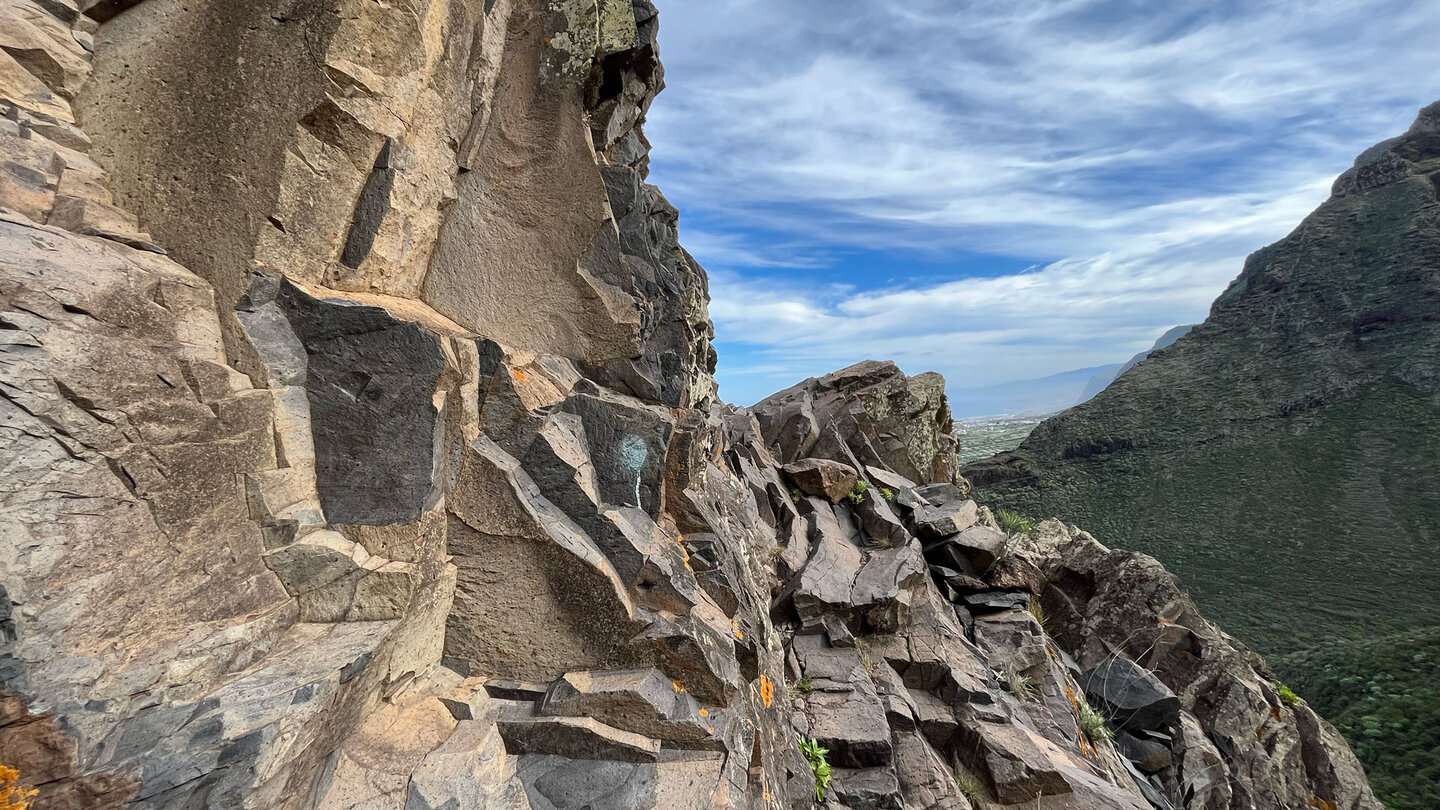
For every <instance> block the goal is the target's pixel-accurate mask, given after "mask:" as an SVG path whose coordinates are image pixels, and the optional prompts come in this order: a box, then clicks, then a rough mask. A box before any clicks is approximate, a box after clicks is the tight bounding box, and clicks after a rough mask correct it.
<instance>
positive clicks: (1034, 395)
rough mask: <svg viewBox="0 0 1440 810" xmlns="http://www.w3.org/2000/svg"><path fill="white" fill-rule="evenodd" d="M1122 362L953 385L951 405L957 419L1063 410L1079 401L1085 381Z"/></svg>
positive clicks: (1110, 370)
mask: <svg viewBox="0 0 1440 810" xmlns="http://www.w3.org/2000/svg"><path fill="white" fill-rule="evenodd" d="M1119 368H1120V364H1119V363H1112V364H1111V365H1108V366H1094V367H1091V368H1080V369H1076V370H1074V371H1064V372H1061V373H1059V374H1052V375H1050V376H1049V377H1041V378H1040V379H1036V380H1017V381H1015V382H1008V383H1001V384H999V385H991V386H987V387H985V388H972V389H969V390H966V389H964V388H960V387H959V386H951V388H950V390H949V392H948V394H949V396H950V408H951V410H952V411H954V413H955V416H956V417H957V418H964V417H975V416H1004V415H1018V414H1022V413H1027V412H1028V413H1032V414H1034V415H1036V416H1044V415H1046V414H1051V413H1055V412H1056V411H1061V410H1064V409H1066V408H1068V407H1070V406H1071V405H1074V404H1075V403H1076V402H1078V401H1080V394H1081V393H1082V392H1084V390H1085V386H1086V384H1088V383H1089V382H1090V380H1091V379H1092V378H1093V377H1095V375H1097V374H1104V373H1106V372H1107V371H1108V372H1115V371H1117V370H1119Z"/></svg>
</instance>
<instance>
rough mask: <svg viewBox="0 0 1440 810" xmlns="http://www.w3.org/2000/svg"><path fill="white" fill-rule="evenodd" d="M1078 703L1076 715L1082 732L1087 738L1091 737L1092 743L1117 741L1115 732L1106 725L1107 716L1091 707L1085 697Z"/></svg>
mask: <svg viewBox="0 0 1440 810" xmlns="http://www.w3.org/2000/svg"><path fill="white" fill-rule="evenodd" d="M1078 703H1079V706H1078V711H1077V712H1076V714H1077V715H1078V718H1077V719H1078V720H1079V725H1080V730H1081V731H1083V732H1085V736H1086V737H1089V738H1090V741H1091V742H1097V743H1098V742H1104V741H1106V740H1113V739H1115V732H1114V731H1112V730H1111V729H1110V726H1108V725H1106V724H1105V715H1103V714H1101V713H1100V712H1098V711H1096V710H1095V707H1094V706H1091V705H1090V701H1088V700H1086V699H1085V698H1083V697H1082V698H1080V699H1079V701H1078Z"/></svg>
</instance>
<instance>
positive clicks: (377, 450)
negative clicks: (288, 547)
mask: <svg viewBox="0 0 1440 810" xmlns="http://www.w3.org/2000/svg"><path fill="white" fill-rule="evenodd" d="M275 301H276V303H278V304H279V306H280V309H281V310H282V311H283V312H284V313H285V317H286V318H287V319H288V320H289V322H290V326H291V328H292V329H293V330H294V333H295V336H296V337H297V338H298V339H299V340H300V342H301V344H303V345H304V347H305V353H306V357H307V361H308V363H307V365H308V370H307V374H306V392H307V394H308V395H309V398H310V421H311V425H312V430H313V433H314V438H315V484H316V488H317V489H318V490H319V493H320V503H321V505H322V506H323V507H324V509H325V515H326V517H327V518H329V519H330V521H331V522H332V523H338V524H362V525H387V524H395V523H411V522H414V521H416V520H418V519H419V518H420V514H421V513H422V512H423V511H425V509H427V508H428V507H430V506H431V505H433V504H434V502H435V501H436V500H437V499H438V497H439V489H438V484H439V482H438V481H437V480H436V477H437V470H436V465H437V459H438V458H439V456H438V454H437V453H436V449H437V446H438V445H439V444H440V442H441V441H442V439H443V427H442V425H441V424H440V423H439V412H438V411H437V410H436V408H435V404H434V397H435V391H436V388H437V386H438V384H439V381H440V375H441V374H442V373H444V371H445V369H446V360H445V354H444V351H443V350H442V349H441V347H440V340H439V338H438V337H436V335H435V334H434V333H433V332H430V331H427V330H425V329H423V328H421V327H420V326H419V325H417V324H414V323H408V322H405V321H398V320H396V319H395V318H393V317H392V316H391V315H390V314H389V313H388V312H386V311H385V310H383V309H381V308H379V307H372V306H365V305H361V304H356V303H354V302H352V301H346V300H341V299H323V300H322V299H316V298H312V297H311V296H309V295H308V294H306V293H305V292H304V291H302V290H301V289H300V288H298V287H296V286H295V285H293V284H291V283H289V282H288V281H287V282H282V283H281V285H280V287H279V290H278V292H277V294H276V297H275Z"/></svg>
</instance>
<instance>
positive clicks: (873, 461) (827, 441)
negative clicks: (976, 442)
mask: <svg viewBox="0 0 1440 810" xmlns="http://www.w3.org/2000/svg"><path fill="white" fill-rule="evenodd" d="M852 409H853V410H852ZM753 410H754V412H755V415H756V417H757V418H758V419H759V420H760V428H761V430H762V431H764V434H765V441H766V442H767V443H768V444H770V445H771V446H772V447H775V448H778V453H777V457H779V458H780V460H781V461H784V462H786V463H788V462H791V461H795V460H797V459H800V458H805V457H819V458H828V459H831V460H833V461H839V462H842V463H853V460H854V459H858V460H859V461H860V462H861V463H863V464H866V465H875V466H879V467H884V468H888V469H890V470H893V471H894V472H896V473H899V474H900V475H902V476H904V477H906V478H908V479H910V480H913V481H920V482H923V483H931V482H945V481H951V480H952V479H953V478H954V476H955V474H956V464H955V447H956V442H955V437H954V436H953V435H951V424H950V407H949V405H948V404H947V403H946V401H945V393H944V380H942V379H941V378H940V376H939V375H935V374H931V375H924V374H922V375H920V376H918V377H914V378H911V377H906V376H905V375H904V374H902V373H901V372H900V370H899V369H898V368H896V367H895V365H894V364H893V363H877V362H873V361H866V362H864V363H858V364H856V365H854V366H851V367H849V368H847V369H843V370H841V371H837V372H834V373H832V374H828V375H826V376H824V377H819V378H811V379H809V380H806V381H805V382H803V383H800V384H799V385H796V386H794V387H793V388H789V389H786V390H785V391H782V392H780V393H778V394H775V395H773V396H771V397H769V398H767V399H765V400H763V401H761V402H759V403H757V404H756V405H755V406H754V408H753ZM827 431H829V434H828V435H829V436H832V437H834V439H833V440H832V439H831V438H827Z"/></svg>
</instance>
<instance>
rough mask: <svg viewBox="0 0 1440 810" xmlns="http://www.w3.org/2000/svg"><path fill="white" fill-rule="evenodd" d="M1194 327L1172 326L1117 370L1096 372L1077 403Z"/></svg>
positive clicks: (1088, 397) (1087, 399)
mask: <svg viewBox="0 0 1440 810" xmlns="http://www.w3.org/2000/svg"><path fill="white" fill-rule="evenodd" d="M1194 328H1195V324H1193V323H1189V324H1184V325H1182V326H1176V327H1172V328H1171V329H1169V330H1167V331H1166V332H1165V334H1163V335H1161V336H1160V339H1159V340H1156V341H1155V345H1153V346H1151V347H1150V348H1149V349H1146V350H1145V351H1143V352H1140V353H1139V354H1137V355H1135V356H1134V357H1132V358H1130V359H1129V360H1126V361H1125V362H1124V363H1122V364H1121V365H1120V366H1119V367H1118V368H1116V369H1115V370H1113V371H1102V372H1100V373H1099V374H1096V375H1095V376H1094V377H1091V378H1090V382H1088V383H1086V384H1085V390H1084V391H1082V392H1081V393H1080V399H1078V400H1076V402H1075V404H1076V405H1079V404H1081V403H1083V402H1089V401H1090V399H1091V398H1092V397H1094V396H1095V395H1096V394H1098V393H1100V392H1101V391H1104V390H1105V388H1106V386H1108V385H1110V383H1112V382H1115V381H1116V380H1118V379H1120V375H1122V374H1124V373H1125V372H1127V371H1129V370H1130V369H1132V368H1134V367H1135V366H1136V365H1137V364H1138V363H1139V362H1140V361H1141V360H1144V359H1145V358H1147V357H1149V356H1150V355H1152V354H1154V353H1155V352H1158V351H1160V350H1161V349H1164V348H1166V347H1168V346H1169V345H1170V344H1172V343H1174V342H1175V341H1177V340H1179V339H1180V338H1181V337H1182V336H1184V335H1185V333H1187V332H1189V331H1190V330H1191V329H1194Z"/></svg>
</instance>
